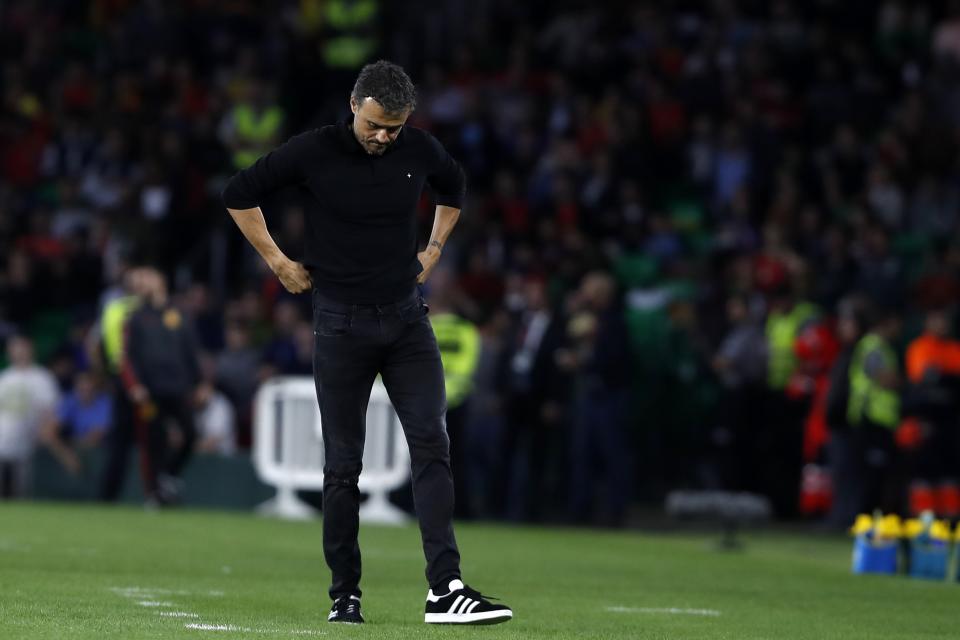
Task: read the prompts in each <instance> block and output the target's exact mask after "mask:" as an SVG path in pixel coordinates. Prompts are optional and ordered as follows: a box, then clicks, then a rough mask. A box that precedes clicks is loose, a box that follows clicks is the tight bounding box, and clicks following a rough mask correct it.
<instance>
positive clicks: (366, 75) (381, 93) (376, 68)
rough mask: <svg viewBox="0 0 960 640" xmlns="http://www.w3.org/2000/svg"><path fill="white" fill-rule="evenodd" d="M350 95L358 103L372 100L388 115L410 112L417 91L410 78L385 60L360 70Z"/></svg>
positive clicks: (414, 102)
mask: <svg viewBox="0 0 960 640" xmlns="http://www.w3.org/2000/svg"><path fill="white" fill-rule="evenodd" d="M350 95H351V96H352V97H353V99H354V100H356V101H357V102H358V103H362V102H363V99H364V98H373V99H374V100H376V101H377V102H378V103H379V104H380V106H381V107H383V110H384V111H386V112H387V113H388V114H390V115H398V114H401V113H404V112H406V111H407V110H408V109H409V110H411V111H412V110H413V108H414V107H416V106H417V90H416V89H415V88H414V86H413V82H412V81H411V80H410V76H408V75H407V74H406V72H405V71H404V70H403V69H402V68H400V67H399V66H398V65H395V64H393V63H392V62H388V61H386V60H377V61H376V62H374V63H371V64H368V65H366V66H365V67H364V68H363V69H361V70H360V75H359V76H357V82H356V84H354V85H353V92H352V93H351V94H350Z"/></svg>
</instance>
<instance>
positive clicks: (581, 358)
mask: <svg viewBox="0 0 960 640" xmlns="http://www.w3.org/2000/svg"><path fill="white" fill-rule="evenodd" d="M572 307H573V309H572V311H571V318H570V322H569V324H568V325H567V340H568V341H569V347H568V348H566V349H561V350H558V351H557V352H556V359H557V363H558V365H559V366H560V367H561V368H562V369H564V370H566V371H569V372H571V373H572V374H573V388H574V400H573V414H574V418H573V427H572V433H571V436H572V437H571V439H570V456H571V467H570V470H571V472H570V513H571V516H572V517H573V519H574V521H576V522H581V523H586V522H591V521H592V518H593V516H594V515H596V517H597V518H598V519H599V521H600V522H601V523H602V524H605V525H607V526H620V525H622V524H623V523H624V518H625V516H626V508H627V501H628V498H629V497H630V487H631V477H632V473H631V469H632V463H633V461H632V460H631V456H630V453H629V447H628V445H627V436H626V425H625V422H626V416H627V401H628V391H629V386H630V373H631V372H630V361H629V353H628V352H627V351H625V350H624V348H623V345H625V344H627V327H626V323H625V322H624V319H623V310H622V308H621V306H620V304H619V300H618V298H617V289H616V283H615V282H614V280H613V278H612V277H611V276H610V274H608V273H605V272H602V271H595V272H591V273H588V274H587V275H586V276H584V278H583V281H582V282H581V284H580V289H579V290H578V291H577V293H576V294H575V297H574V299H573V301H572ZM597 478H599V479H600V481H599V482H596V481H595V480H596V479H597ZM598 489H599V490H598ZM596 496H599V498H597V497H596ZM594 506H596V508H597V513H596V514H594V513H592V511H593V508H594Z"/></svg>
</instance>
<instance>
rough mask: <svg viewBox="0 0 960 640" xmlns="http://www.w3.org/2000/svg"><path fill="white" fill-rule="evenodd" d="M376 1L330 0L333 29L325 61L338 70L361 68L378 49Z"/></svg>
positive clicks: (329, 18) (328, 15)
mask: <svg viewBox="0 0 960 640" xmlns="http://www.w3.org/2000/svg"><path fill="white" fill-rule="evenodd" d="M377 11H378V3H377V0H356V1H353V0H330V1H329V2H327V3H326V15H325V17H326V26H327V27H328V28H329V29H330V30H331V31H333V32H334V34H333V35H331V36H330V37H329V38H327V40H326V44H325V45H324V48H323V60H324V62H325V63H326V64H327V65H329V66H330V67H334V68H337V69H358V68H360V67H361V66H362V65H363V64H364V63H365V62H367V61H368V60H369V59H370V57H371V56H372V55H373V53H374V52H375V51H376V49H377V40H376V38H375V35H374V34H375V33H376V29H375V27H376V25H375V24H374V21H375V20H376V18H377Z"/></svg>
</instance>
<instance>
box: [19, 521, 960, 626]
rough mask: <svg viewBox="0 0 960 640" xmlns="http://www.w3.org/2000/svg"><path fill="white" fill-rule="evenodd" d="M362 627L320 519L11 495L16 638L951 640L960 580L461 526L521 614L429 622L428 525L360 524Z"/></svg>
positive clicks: (781, 554) (807, 552)
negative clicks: (335, 618) (332, 574)
mask: <svg viewBox="0 0 960 640" xmlns="http://www.w3.org/2000/svg"><path fill="white" fill-rule="evenodd" d="M361 532H362V533H361V545H362V549H363V553H364V579H363V583H362V585H361V586H362V587H363V589H364V598H363V610H364V615H365V617H366V618H367V624H366V625H363V626H362V627H349V626H341V625H329V624H327V622H326V614H327V611H328V609H329V601H328V600H327V597H326V593H325V589H326V586H327V583H328V580H329V574H328V571H327V568H326V566H325V565H324V563H323V556H322V552H321V547H320V525H319V523H318V522H313V523H291V522H279V521H274V520H265V519H260V518H257V517H254V516H252V515H242V514H240V515H237V514H227V513H216V512H204V511H191V510H186V511H178V512H162V513H146V512H143V511H141V510H137V509H132V508H122V507H118V508H104V507H91V506H66V505H57V504H23V503H20V504H3V505H0V638H3V639H4V640H14V639H20V638H31V639H32V638H51V639H54V638H55V639H58V640H59V639H61V638H62V639H71V640H83V639H96V640H107V639H113V638H116V639H123V640H129V639H138V638H163V639H168V638H192V639H201V638H220V639H223V638H262V639H265V640H266V639H269V638H309V637H321V636H322V637H325V638H371V639H374V638H478V637H483V638H604V639H612V638H651V639H652V638H664V639H667V638H669V639H680V638H682V639H685V640H690V639H699V638H711V639H713V638H729V639H731V640H734V639H735V640H748V639H753V638H756V639H760V638H763V639H771V638H772V639H776V640H788V639H791V638H804V639H807V638H809V639H814V638H816V639H821V638H842V639H843V640H854V639H858V638H864V639H867V638H869V639H870V640H877V639H879V638H897V639H904V638H948V637H957V636H958V633H960V585H958V584H943V583H929V582H922V581H916V580H909V579H906V578H902V577H898V578H887V577H868V576H852V575H850V574H849V555H850V542H849V541H848V540H843V539H840V538H827V539H824V538H812V539H808V538H801V537H794V536H785V535H779V534H764V535H759V534H758V535H754V536H751V537H749V538H748V544H747V546H746V549H745V550H744V551H741V552H735V553H721V552H717V551H715V550H713V547H712V544H711V543H712V539H710V538H707V537H694V536H654V535H644V534H638V533H635V532H623V533H620V532H618V533H609V532H596V531H587V530H556V529H538V528H509V527H500V526H488V525H467V524H461V525H459V526H458V528H457V534H458V541H459V543H460V548H461V553H462V555H463V571H464V576H465V578H466V580H467V581H468V582H469V583H470V584H471V585H473V586H475V587H477V588H478V589H480V590H481V591H483V592H485V593H486V592H489V593H492V594H494V595H498V596H501V597H502V598H503V600H504V601H505V602H507V603H508V604H510V605H511V606H512V607H513V609H514V615H515V618H514V620H512V621H511V622H508V623H506V624H502V625H497V626H491V627H462V628H453V627H428V626H426V625H424V623H423V622H422V621H423V601H424V595H425V593H426V585H425V582H424V579H423V564H424V563H423V558H422V555H421V551H420V543H419V532H418V531H417V529H416V528H415V527H408V528H399V529H393V528H377V527H368V526H365V527H361Z"/></svg>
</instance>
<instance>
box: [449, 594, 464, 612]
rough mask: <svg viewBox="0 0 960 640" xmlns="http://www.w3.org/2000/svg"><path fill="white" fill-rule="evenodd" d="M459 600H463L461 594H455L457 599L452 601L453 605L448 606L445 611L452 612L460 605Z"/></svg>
mask: <svg viewBox="0 0 960 640" xmlns="http://www.w3.org/2000/svg"><path fill="white" fill-rule="evenodd" d="M461 602H463V594H460V595H459V596H457V599H456V600H454V601H453V605H451V607H450V608H449V609H447V613H453V612H454V610H455V609H456V608H457V607H458V606H460V603H461Z"/></svg>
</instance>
